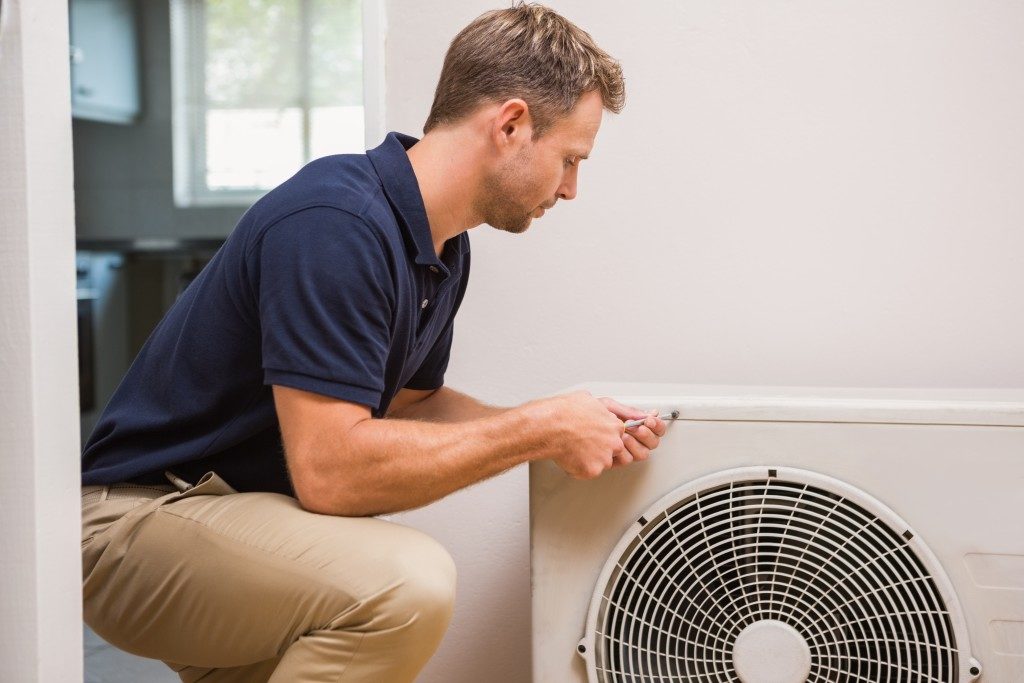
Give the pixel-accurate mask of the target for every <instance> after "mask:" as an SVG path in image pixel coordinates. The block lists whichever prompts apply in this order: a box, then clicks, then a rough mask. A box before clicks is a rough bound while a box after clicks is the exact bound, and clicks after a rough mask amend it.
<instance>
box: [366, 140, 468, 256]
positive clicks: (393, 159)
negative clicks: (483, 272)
mask: <svg viewBox="0 0 1024 683" xmlns="http://www.w3.org/2000/svg"><path fill="white" fill-rule="evenodd" d="M417 142H419V140H418V139H417V138H414V137H412V136H411V135H405V134H403V133H394V132H392V133H388V135H387V137H386V138H384V142H382V143H381V144H380V145H379V146H378V147H376V148H374V149H371V150H368V151H367V152H366V155H367V156H368V157H369V158H370V162H371V163H372V164H373V168H374V169H375V170H376V171H377V176H378V177H380V182H381V185H382V186H383V187H384V194H386V195H387V197H388V200H389V201H390V202H391V206H392V208H393V209H394V210H395V213H396V214H397V216H398V218H399V219H400V220H399V221H398V223H399V225H401V227H402V229H403V230H404V231H405V236H406V240H407V241H408V242H411V244H412V247H413V249H414V250H415V252H416V258H415V261H416V263H419V264H422V265H432V266H443V265H444V264H442V263H441V260H440V259H439V258H438V257H437V253H436V252H435V251H434V238H433V236H432V235H431V234H430V222H429V221H428V220H427V209H426V207H424V206H423V195H422V194H420V186H419V183H418V182H416V174H415V173H414V172H413V170H412V164H411V163H409V155H408V154H406V150H407V149H409V148H410V147H412V146H413V145H415V144H416V143H417ZM453 246H455V248H456V249H459V250H461V241H460V240H456V244H455V245H453Z"/></svg>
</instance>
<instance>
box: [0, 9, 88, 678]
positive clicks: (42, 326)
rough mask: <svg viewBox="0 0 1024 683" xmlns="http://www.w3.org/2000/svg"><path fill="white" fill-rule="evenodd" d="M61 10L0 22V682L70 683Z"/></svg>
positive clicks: (0, 17) (67, 141) (76, 606)
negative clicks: (0, 544) (0, 540)
mask: <svg viewBox="0 0 1024 683" xmlns="http://www.w3.org/2000/svg"><path fill="white" fill-rule="evenodd" d="M67 48H68V28H67V3H66V2H61V1H60V0H31V1H29V2H27V1H25V0H4V2H3V8H2V12H0V321H2V324H0V522H2V525H3V532H2V533H3V552H2V553H0V680H2V681H36V682H39V683H67V682H69V681H76V680H77V681H80V680H82V631H81V618H82V589H81V583H80V582H81V574H82V571H81V560H80V555H79V551H78V546H76V545H75V541H77V540H81V531H80V529H81V527H80V525H79V495H80V479H79V465H78V452H79V451H78V446H79V442H78V391H77V386H76V382H75V378H76V377H77V368H76V365H75V262H74V215H73V203H72V196H71V188H72V185H71V166H72V165H71V110H70V103H69V98H68V93H69V92H70V87H71V86H70V82H69V75H68V49H67Z"/></svg>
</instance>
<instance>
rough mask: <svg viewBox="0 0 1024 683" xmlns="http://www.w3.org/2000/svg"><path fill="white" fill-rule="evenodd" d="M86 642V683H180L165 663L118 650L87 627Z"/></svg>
mask: <svg viewBox="0 0 1024 683" xmlns="http://www.w3.org/2000/svg"><path fill="white" fill-rule="evenodd" d="M82 628H83V630H84V639H85V683H140V681H145V683H180V680H179V679H178V676H177V675H175V673H174V672H173V671H171V670H170V669H168V668H167V666H166V665H165V664H164V663H163V662H158V661H156V660H155V659H143V658H142V657H135V656H134V655H130V654H128V653H126V652H122V651H121V650H118V649H117V648H116V647H114V646H112V645H110V644H109V643H107V642H106V641H105V640H103V639H102V638H100V637H99V636H98V635H96V634H95V633H93V630H92V629H91V628H89V627H88V626H85V625H84V624H83V625H82Z"/></svg>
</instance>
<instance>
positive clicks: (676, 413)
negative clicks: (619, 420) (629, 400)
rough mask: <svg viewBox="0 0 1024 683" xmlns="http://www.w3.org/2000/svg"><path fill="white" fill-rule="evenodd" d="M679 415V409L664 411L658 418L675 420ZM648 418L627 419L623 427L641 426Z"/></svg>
mask: <svg viewBox="0 0 1024 683" xmlns="http://www.w3.org/2000/svg"><path fill="white" fill-rule="evenodd" d="M677 417H679V411H678V410H673V411H672V412H671V413H663V414H661V415H659V416H658V419H659V420H674V419H676V418H677ZM646 420H647V418H646V417H645V418H643V419H641V420H627V421H626V422H625V424H623V427H625V428H626V429H629V428H630V427H639V426H640V425H642V424H643V423H644V422H645V421H646Z"/></svg>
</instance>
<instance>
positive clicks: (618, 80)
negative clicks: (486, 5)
mask: <svg viewBox="0 0 1024 683" xmlns="http://www.w3.org/2000/svg"><path fill="white" fill-rule="evenodd" d="M624 103H625V89H624V86H623V79H622V68H621V67H620V66H619V63H618V62H617V61H615V60H614V59H613V58H612V57H610V56H609V55H608V54H607V53H606V52H604V51H603V50H602V49H601V48H599V47H598V46H597V45H596V44H595V43H594V41H593V39H592V38H591V37H590V35H589V34H587V33H586V32H585V31H583V30H581V29H580V28H579V27H577V26H575V25H574V24H572V23H571V22H569V21H568V20H567V19H565V18H564V17H562V16H560V15H559V14H557V13H555V12H554V11H553V10H551V9H549V8H547V7H543V6H540V5H532V4H530V5H527V4H517V5H515V6H513V7H511V8H508V9H502V10H494V11H492V12H487V13H486V14H483V15H481V16H480V17H478V18H477V19H475V20H474V21H473V22H472V23H471V24H469V26H467V27H466V28H464V29H463V30H462V31H461V32H460V33H459V34H458V35H457V36H456V37H455V39H454V40H453V41H452V44H451V46H450V47H449V49H448V53H447V55H446V56H445V60H444V67H443V68H442V71H441V78H440V80H439V81H438V85H437V91H436V92H435V95H434V103H433V106H432V107H431V110H430V115H429V117H428V118H427V122H426V124H425V125H424V128H423V130H424V133H427V134H429V133H430V132H431V131H432V130H435V129H443V128H445V127H450V126H458V125H462V124H465V123H466V122H467V121H468V120H473V121H474V122H475V123H476V124H478V127H479V129H480V130H481V132H483V133H484V134H486V136H487V137H488V143H489V144H488V146H487V150H488V154H487V160H486V163H485V164H484V168H483V171H482V173H483V178H482V181H481V186H480V188H479V192H477V193H476V194H477V196H476V197H475V199H474V206H475V208H476V210H477V211H478V212H479V215H480V216H481V217H482V218H483V221H484V222H486V223H489V224H491V225H493V226H494V227H496V228H499V229H502V230H506V231H509V232H523V231H524V230H526V228H527V227H529V225H530V221H531V220H532V219H533V218H539V217H540V215H542V214H543V211H544V209H547V208H550V207H551V206H553V205H554V203H555V202H556V201H557V200H558V199H572V198H573V197H574V196H575V195H576V172H577V168H578V164H579V162H580V160H581V159H585V158H587V156H588V155H589V153H590V150H591V149H592V148H593V145H594V138H595V137H596V135H597V131H598V128H599V127H600V125H601V114H602V110H603V109H608V110H609V111H612V112H614V113H618V112H619V111H621V110H622V107H623V105H624Z"/></svg>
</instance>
